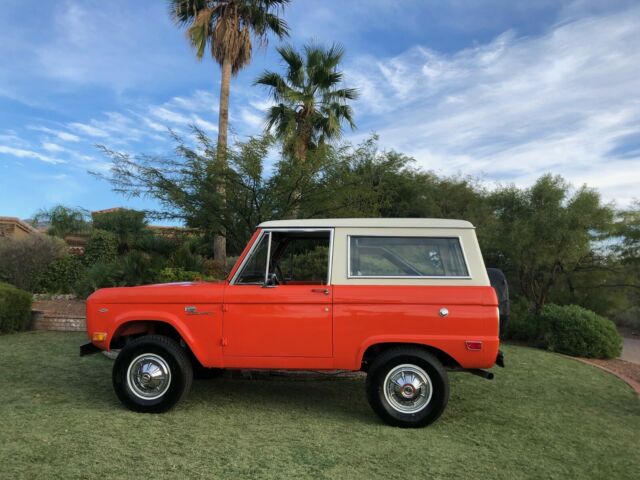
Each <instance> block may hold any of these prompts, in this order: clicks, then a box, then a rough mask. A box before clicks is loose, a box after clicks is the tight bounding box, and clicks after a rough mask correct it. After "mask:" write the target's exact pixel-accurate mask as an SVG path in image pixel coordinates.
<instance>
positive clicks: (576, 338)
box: [540, 305, 622, 359]
mask: <svg viewBox="0 0 640 480" xmlns="http://www.w3.org/2000/svg"><path fill="white" fill-rule="evenodd" d="M540 321H541V324H542V326H543V331H544V332H545V334H544V341H545V343H546V346H547V348H548V349H549V350H552V351H555V352H559V353H564V354H567V355H573V356H576V357H587V358H605V359H607V358H615V357H618V356H619V355H620V352H621V351H622V338H621V337H620V334H619V333H618V331H617V330H616V327H615V325H614V323H613V322H612V321H611V320H609V319H607V318H604V317H601V316H600V315H598V314H597V313H595V312H592V311H591V310H587V309H586V308H582V307H579V306H578V305H565V306H559V305H547V306H545V307H544V308H543V310H542V313H541V315H540Z"/></svg>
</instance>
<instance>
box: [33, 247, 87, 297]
mask: <svg viewBox="0 0 640 480" xmlns="http://www.w3.org/2000/svg"><path fill="white" fill-rule="evenodd" d="M84 270H85V266H84V264H83V263H82V260H81V259H80V258H79V257H77V256H75V255H65V256H63V257H60V258H57V259H56V260H54V261H53V262H51V263H50V264H49V266H48V267H47V269H46V270H45V271H44V272H43V273H42V275H41V276H40V278H39V282H38V291H41V292H47V293H71V292H73V287H74V285H75V284H76V282H77V281H78V279H79V278H80V277H81V276H82V274H83V273H84Z"/></svg>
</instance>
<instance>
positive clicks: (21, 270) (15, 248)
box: [0, 234, 67, 292]
mask: <svg viewBox="0 0 640 480" xmlns="http://www.w3.org/2000/svg"><path fill="white" fill-rule="evenodd" d="M66 251H67V248H66V245H65V243H64V242H63V241H62V240H60V239H59V238H55V237H50V236H48V235H39V234H33V235H29V236H27V237H24V238H20V239H9V238H5V239H1V240H0V271H2V274H3V277H4V278H5V279H6V280H7V282H8V283H11V284H12V285H14V286H16V287H18V288H20V289H22V290H27V291H29V292H33V291H34V290H35V289H36V288H37V287H38V282H39V281H40V276H41V275H42V274H43V273H44V271H45V270H46V269H47V268H48V266H49V264H50V263H51V262H53V261H54V260H56V259H58V258H60V257H62V256H64V255H65V254H66Z"/></svg>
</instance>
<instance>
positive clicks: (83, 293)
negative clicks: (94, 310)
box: [73, 262, 122, 298]
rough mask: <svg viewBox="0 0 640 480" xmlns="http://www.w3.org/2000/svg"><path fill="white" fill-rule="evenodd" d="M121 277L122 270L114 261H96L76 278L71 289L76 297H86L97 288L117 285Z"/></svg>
mask: <svg viewBox="0 0 640 480" xmlns="http://www.w3.org/2000/svg"><path fill="white" fill-rule="evenodd" d="M121 278H122V271H121V268H120V265H118V264H117V263H116V262H98V263H96V264H95V265H93V266H91V267H90V268H89V269H87V270H86V271H85V272H84V274H82V275H81V276H80V278H78V281H77V282H76V284H75V285H74V286H73V291H74V293H75V294H76V296H77V297H78V298H87V297H88V296H89V295H91V294H92V293H93V292H95V291H96V290H98V289H99V288H104V287H115V286H118V285H119V281H120V279H121Z"/></svg>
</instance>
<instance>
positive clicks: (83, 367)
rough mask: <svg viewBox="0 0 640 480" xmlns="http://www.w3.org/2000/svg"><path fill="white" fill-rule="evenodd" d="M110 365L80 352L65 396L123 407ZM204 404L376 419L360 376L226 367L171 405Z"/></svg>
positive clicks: (65, 386)
mask: <svg viewBox="0 0 640 480" xmlns="http://www.w3.org/2000/svg"><path fill="white" fill-rule="evenodd" d="M112 366H113V362H112V361H111V360H109V359H107V358H106V357H104V356H102V355H94V356H91V357H86V358H83V359H82V360H81V361H80V362H79V363H78V364H76V366H75V371H70V372H68V373H69V374H68V375H66V376H65V380H64V383H63V384H61V385H60V387H61V392H60V393H64V394H65V396H67V398H69V394H71V397H72V398H69V400H70V402H71V403H73V404H75V405H77V406H78V407H80V408H87V406H90V407H91V408H92V409H96V410H103V409H112V408H115V409H122V410H124V409H125V407H123V406H122V405H121V404H120V402H119V401H118V399H117V398H116V396H115V393H114V392H113V387H112V385H111V368H112ZM209 407H210V408H214V407H215V408H216V409H228V410H229V411H234V412H237V411H241V412H242V411H247V412H249V411H253V412H256V410H257V411H258V412H260V411H264V412H271V413H272V412H274V411H275V412H278V411H281V412H283V414H284V412H286V413H287V414H290V415H295V414H300V415H309V414H319V415H321V416H323V417H331V418H333V419H335V420H349V421H354V420H356V421H359V422H363V423H364V424H369V425H371V424H379V423H380V422H379V420H378V419H377V417H375V415H374V414H373V412H372V411H371V409H370V408H369V405H368V404H367V401H366V393H365V387H364V378H362V377H346V378H345V377H339V376H331V375H326V374H318V375H317V376H313V375H312V376H301V375H298V374H292V375H288V374H284V375H280V374H279V375H269V374H266V373H257V374H256V373H252V374H250V375H247V374H241V373H240V372H238V371H233V372H225V375H223V376H222V377H220V378H212V379H201V380H194V382H193V386H192V388H191V392H190V393H189V395H188V396H187V398H186V399H185V400H184V401H183V403H182V404H181V405H179V406H178V407H177V409H178V410H176V411H179V410H181V409H182V408H186V409H193V408H196V409H202V408H204V409H206V408H209Z"/></svg>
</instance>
